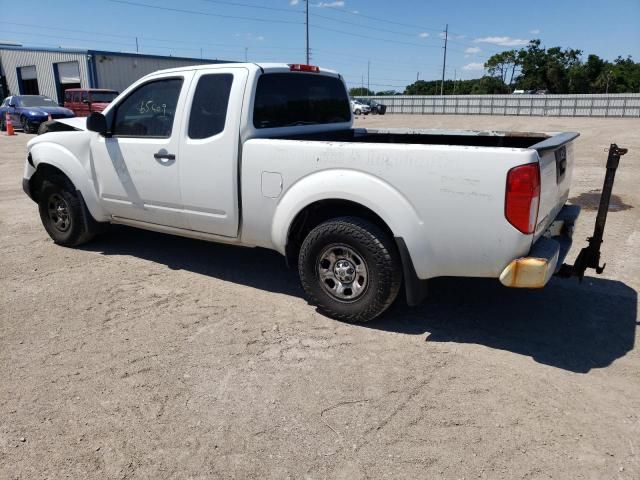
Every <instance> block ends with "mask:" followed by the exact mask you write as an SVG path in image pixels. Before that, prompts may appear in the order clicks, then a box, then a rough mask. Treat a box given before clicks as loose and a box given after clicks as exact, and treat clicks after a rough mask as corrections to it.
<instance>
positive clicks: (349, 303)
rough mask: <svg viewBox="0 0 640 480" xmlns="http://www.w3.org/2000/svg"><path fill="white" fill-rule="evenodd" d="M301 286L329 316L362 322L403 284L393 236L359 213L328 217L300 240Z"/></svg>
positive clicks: (387, 303)
mask: <svg viewBox="0 0 640 480" xmlns="http://www.w3.org/2000/svg"><path fill="white" fill-rule="evenodd" d="M298 271H299V273H300V280H301V282H302V286H303V288H304V290H305V292H306V293H307V295H308V296H309V299H310V301H311V302H312V303H313V304H315V305H317V306H318V308H319V309H320V310H321V311H322V312H323V313H326V314H327V315H328V316H330V317H332V318H335V319H338V320H343V321H346V322H354V323H355V322H366V321H369V320H372V319H374V318H375V317H377V316H378V315H380V314H381V313H382V312H384V311H385V310H386V309H387V308H388V307H389V306H390V305H391V304H392V303H393V301H394V300H395V298H396V297H397V295H398V291H399V289H400V284H401V282H402V274H401V269H400V260H399V255H398V252H397V250H396V247H395V244H394V243H393V240H392V239H391V238H390V237H389V235H387V234H386V233H384V232H383V231H382V230H381V229H380V228H379V227H378V226H376V225H375V224H373V223H371V222H369V221H367V220H363V219H361V218H357V217H341V218H335V219H332V220H328V221H326V222H324V223H322V224H320V225H318V226H317V227H316V228H314V229H313V230H312V231H311V232H310V233H309V235H307V238H306V239H305V240H304V242H303V244H302V247H301V249H300V256H299V259H298Z"/></svg>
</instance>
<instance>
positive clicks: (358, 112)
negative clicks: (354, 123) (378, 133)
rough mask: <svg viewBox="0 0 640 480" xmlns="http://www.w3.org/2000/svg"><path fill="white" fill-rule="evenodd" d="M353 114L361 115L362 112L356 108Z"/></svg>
mask: <svg viewBox="0 0 640 480" xmlns="http://www.w3.org/2000/svg"><path fill="white" fill-rule="evenodd" d="M353 113H355V114H356V115H360V114H361V113H362V111H361V110H360V109H359V108H356V111H355V112H353Z"/></svg>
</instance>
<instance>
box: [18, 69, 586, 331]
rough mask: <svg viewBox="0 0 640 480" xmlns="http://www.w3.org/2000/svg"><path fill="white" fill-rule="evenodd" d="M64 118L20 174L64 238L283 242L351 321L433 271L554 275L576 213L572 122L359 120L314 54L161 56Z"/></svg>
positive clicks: (504, 276) (317, 292)
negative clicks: (461, 126) (493, 127)
mask: <svg viewBox="0 0 640 480" xmlns="http://www.w3.org/2000/svg"><path fill="white" fill-rule="evenodd" d="M62 122H63V123H66V124H68V125H69V127H68V128H69V130H70V131H56V132H50V133H45V134H43V135H40V136H38V137H37V138H34V139H33V140H31V141H30V142H29V144H28V157H27V161H26V164H25V170H24V179H23V188H24V190H25V192H27V194H28V195H29V196H30V197H31V198H32V199H33V200H34V201H36V202H37V203H38V205H39V210H40V216H41V219H42V222H43V225H44V227H45V229H46V231H47V232H48V234H49V235H50V236H51V238H52V239H53V240H54V241H55V242H56V243H58V244H60V245H64V246H76V245H79V244H81V243H83V242H86V241H88V240H89V239H90V238H91V237H92V236H93V235H94V234H95V233H96V232H98V231H100V230H101V228H102V226H103V225H105V224H107V223H116V224H124V225H129V226H133V227H139V228H144V229H149V230H155V231H159V232H164V233H169V234H175V235H183V236H186V237H192V238H197V239H202V240H208V241H212V242H224V243H229V244H236V245H243V246H249V247H256V246H257V247H264V248H269V249H273V250H276V251H278V252H280V253H281V254H282V255H284V256H285V257H286V259H287V261H288V263H289V264H293V265H297V268H298V270H299V274H300V278H301V282H302V285H303V288H304V290H305V291H306V293H307V294H308V296H309V298H310V300H311V302H312V303H314V304H316V305H318V306H319V307H320V309H321V310H322V311H323V312H325V313H327V314H328V315H330V316H332V317H334V318H337V319H341V320H346V321H352V322H358V321H366V320H370V319H372V318H374V317H376V316H377V315H379V314H380V313H382V312H383V311H384V310H385V309H386V308H387V307H389V305H391V303H392V302H393V301H394V300H395V298H396V296H397V295H398V292H399V291H400V288H401V286H402V285H403V284H404V287H405V288H404V291H405V293H406V296H407V300H408V302H409V304H416V303H418V302H419V301H420V300H421V299H422V296H423V293H424V286H425V282H426V280H428V279H431V278H434V277H440V276H462V277H492V278H499V279H500V281H501V282H502V283H503V284H504V285H506V286H509V287H532V288H539V287H543V286H544V285H545V284H546V283H547V282H548V280H549V278H550V277H551V275H552V274H553V273H554V272H555V271H556V270H557V269H558V268H559V266H560V265H561V263H562V258H563V257H564V255H565V254H566V251H567V250H568V246H569V244H570V234H571V231H572V226H573V223H574V221H575V219H576V217H577V214H578V209H577V208H573V207H569V206H565V202H566V201H567V197H568V195H569V185H570V182H571V174H572V170H573V155H572V152H573V149H572V140H573V139H574V138H575V137H576V136H577V134H575V133H556V134H546V133H522V132H488V131H484V132H475V131H443V130H365V129H357V128H353V127H352V112H351V109H350V105H349V97H348V95H347V90H346V87H345V84H344V81H343V79H342V77H341V76H340V75H339V74H337V73H335V72H332V71H329V70H324V69H319V68H318V67H314V66H308V65H297V64H295V65H287V64H250V63H245V64H218V65H205V66H197V67H184V68H177V69H171V70H164V71H160V72H156V73H153V74H150V75H147V76H146V77H144V78H142V79H140V80H139V81H137V82H136V83H134V84H133V85H131V86H130V87H129V88H128V89H126V90H125V91H124V92H122V93H121V94H120V95H119V96H118V97H117V98H116V99H115V100H114V101H113V102H112V103H111V104H110V105H109V106H108V107H107V108H106V109H105V111H104V113H103V114H102V113H92V114H91V115H90V116H89V117H88V119H84V118H79V119H72V120H63V121H62ZM256 267H258V266H256Z"/></svg>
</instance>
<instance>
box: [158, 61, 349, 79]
mask: <svg viewBox="0 0 640 480" xmlns="http://www.w3.org/2000/svg"><path fill="white" fill-rule="evenodd" d="M230 67H231V68H240V67H241V68H247V69H249V70H254V71H255V70H262V71H263V72H264V71H268V72H291V68H290V67H289V64H288V63H209V64H205V65H190V66H185V67H176V68H167V69H165V70H158V71H156V72H153V73H150V74H149V75H147V76H150V75H156V74H158V73H162V74H164V73H177V72H184V71H189V70H215V69H218V68H230ZM292 73H308V72H292ZM319 74H320V75H322V74H328V75H335V76H340V74H339V73H338V72H336V71H335V70H328V69H326V68H322V67H320V72H319ZM316 75H318V73H316Z"/></svg>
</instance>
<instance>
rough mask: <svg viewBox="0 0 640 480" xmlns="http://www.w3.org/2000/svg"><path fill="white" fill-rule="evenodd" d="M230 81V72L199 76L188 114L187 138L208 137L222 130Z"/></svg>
mask: <svg viewBox="0 0 640 480" xmlns="http://www.w3.org/2000/svg"><path fill="white" fill-rule="evenodd" d="M232 83H233V75H232V74H230V73H215V74H211V75H203V76H202V77H200V80H198V86H197V87H196V91H195V94H194V95H193V104H192V105H191V114H190V115H189V138H193V139H201V138H208V137H212V136H213V135H216V134H218V133H220V132H222V131H223V130H224V124H225V121H226V118H227V107H228V105H229V93H230V92H231V84H232Z"/></svg>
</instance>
